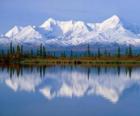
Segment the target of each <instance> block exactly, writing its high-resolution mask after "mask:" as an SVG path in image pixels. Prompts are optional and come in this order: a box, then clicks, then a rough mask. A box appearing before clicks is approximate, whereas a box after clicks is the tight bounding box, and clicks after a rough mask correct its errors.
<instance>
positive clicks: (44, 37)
mask: <svg viewBox="0 0 140 116" xmlns="http://www.w3.org/2000/svg"><path fill="white" fill-rule="evenodd" d="M127 27H128V26H127V25H126V24H124V23H123V22H122V21H121V20H120V18H119V17H118V16H116V15H114V16H112V17H111V18H109V19H107V20H105V21H103V22H101V23H85V22H83V21H72V20H71V21H57V20H55V19H52V18H49V19H48V20H47V21H45V22H44V23H43V24H41V25H39V26H31V25H28V26H25V27H18V26H14V27H13V28H12V29H11V30H9V31H8V32H7V33H5V34H4V35H3V36H1V37H0V45H1V46H7V44H8V43H11V42H12V43H14V44H16V45H17V44H20V45H23V46H26V47H28V46H30V47H34V46H39V45H40V44H43V45H45V46H52V45H53V47H54V46H55V47H56V46H59V47H70V46H81V45H87V44H90V45H93V46H95V45H110V46H111V45H112V46H114V44H115V45H121V46H124V45H125V46H128V45H132V46H134V47H139V46H140V34H139V33H135V30H133V29H134V27H133V26H132V28H131V27H130V26H129V27H128V28H127ZM137 32H139V31H137Z"/></svg>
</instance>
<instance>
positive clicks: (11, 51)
mask: <svg viewBox="0 0 140 116" xmlns="http://www.w3.org/2000/svg"><path fill="white" fill-rule="evenodd" d="M56 53H57V52H51V51H47V49H46V48H45V46H43V45H42V44H41V45H40V47H39V48H38V49H36V50H33V49H31V50H28V52H27V51H26V52H25V51H24V48H23V46H22V45H21V46H20V45H17V46H16V47H15V46H14V45H13V44H12V43H10V45H9V48H8V49H6V50H0V58H9V59H12V58H13V59H14V58H32V57H41V58H47V57H70V58H75V57H110V56H116V57H121V56H128V57H132V56H134V54H133V50H132V47H131V46H129V47H128V48H126V51H125V53H124V54H122V52H121V48H120V47H118V48H117V49H116V51H115V53H113V54H112V53H111V52H109V51H108V50H107V49H104V50H101V49H100V48H98V49H97V50H96V52H94V51H92V50H91V48H90V45H87V50H86V51H85V52H84V53H81V54H77V53H75V52H74V51H72V50H71V51H70V53H69V54H67V52H65V51H63V52H61V53H60V55H59V56H58V55H56Z"/></svg>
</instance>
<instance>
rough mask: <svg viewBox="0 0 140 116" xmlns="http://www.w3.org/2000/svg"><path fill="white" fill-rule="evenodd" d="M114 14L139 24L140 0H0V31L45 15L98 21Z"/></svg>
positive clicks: (37, 21)
mask: <svg viewBox="0 0 140 116" xmlns="http://www.w3.org/2000/svg"><path fill="white" fill-rule="evenodd" d="M114 14H116V15H118V16H120V17H121V18H123V19H125V20H127V21H128V22H131V23H134V24H137V25H140V0H0V34H1V33H4V32H6V31H8V30H9V29H10V28H11V27H13V26H14V25H21V26H24V25H29V24H31V25H39V24H41V23H43V22H44V21H45V20H46V19H48V18H49V17H52V18H55V19H57V20H71V19H73V20H83V21H85V22H100V21H102V20H104V19H106V18H108V17H110V16H112V15H114Z"/></svg>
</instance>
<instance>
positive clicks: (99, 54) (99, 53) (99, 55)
mask: <svg viewBox="0 0 140 116" xmlns="http://www.w3.org/2000/svg"><path fill="white" fill-rule="evenodd" d="M97 55H98V58H100V57H101V51H100V48H98V53H97Z"/></svg>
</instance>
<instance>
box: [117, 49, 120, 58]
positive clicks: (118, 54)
mask: <svg viewBox="0 0 140 116" xmlns="http://www.w3.org/2000/svg"><path fill="white" fill-rule="evenodd" d="M120 52H121V50H120V47H118V49H117V57H118V58H119V57H120V56H121V53H120Z"/></svg>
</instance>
